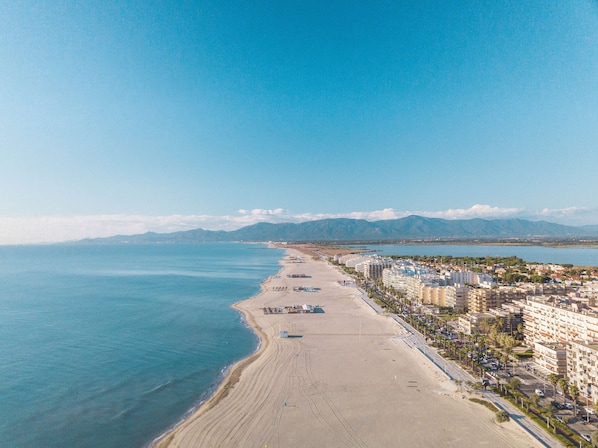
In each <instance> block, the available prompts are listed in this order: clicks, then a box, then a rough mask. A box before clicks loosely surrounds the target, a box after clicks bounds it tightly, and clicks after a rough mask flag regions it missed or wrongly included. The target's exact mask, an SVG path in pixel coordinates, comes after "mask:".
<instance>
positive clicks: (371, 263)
mask: <svg viewBox="0 0 598 448" xmlns="http://www.w3.org/2000/svg"><path fill="white" fill-rule="evenodd" d="M391 266H392V260H390V259H388V258H379V257H375V258H370V259H369V260H366V261H365V262H364V263H363V276H364V277H365V278H372V279H374V280H377V279H381V278H382V271H384V269H388V268H390V267H391Z"/></svg>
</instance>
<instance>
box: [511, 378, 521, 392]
mask: <svg viewBox="0 0 598 448" xmlns="http://www.w3.org/2000/svg"><path fill="white" fill-rule="evenodd" d="M509 389H511V390H512V391H513V392H518V391H519V389H521V380H520V379H519V378H517V377H516V376H514V377H512V378H511V379H510V380H509Z"/></svg>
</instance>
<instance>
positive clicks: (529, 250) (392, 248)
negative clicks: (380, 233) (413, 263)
mask: <svg viewBox="0 0 598 448" xmlns="http://www.w3.org/2000/svg"><path fill="white" fill-rule="evenodd" d="M366 248H367V249H371V250H373V251H376V252H377V253H379V254H380V255H421V256H435V255H452V256H454V257H485V256H497V257H511V256H513V255H515V256H517V257H519V258H521V259H523V260H525V261H534V262H538V263H556V264H572V265H575V266H598V249H597V248H593V247H541V246H482V245H480V246H467V245H459V244H421V245H407V244H373V245H368V246H366Z"/></svg>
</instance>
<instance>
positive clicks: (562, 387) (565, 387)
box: [558, 378, 569, 403]
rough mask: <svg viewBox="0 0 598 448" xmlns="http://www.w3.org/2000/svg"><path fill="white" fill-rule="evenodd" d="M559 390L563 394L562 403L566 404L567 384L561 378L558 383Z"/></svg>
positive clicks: (564, 379) (565, 380) (565, 379)
mask: <svg viewBox="0 0 598 448" xmlns="http://www.w3.org/2000/svg"><path fill="white" fill-rule="evenodd" d="M558 384H559V389H561V391H562V392H563V403H566V402H567V390H568V389H569V383H568V382H567V378H561V379H560V380H559V381H558Z"/></svg>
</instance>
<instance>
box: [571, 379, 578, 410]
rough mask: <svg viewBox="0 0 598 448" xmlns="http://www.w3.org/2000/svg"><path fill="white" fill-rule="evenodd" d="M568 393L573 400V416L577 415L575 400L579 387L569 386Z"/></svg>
mask: <svg viewBox="0 0 598 448" xmlns="http://www.w3.org/2000/svg"><path fill="white" fill-rule="evenodd" d="M569 393H570V394H571V398H573V409H574V411H573V415H577V399H578V398H579V387H577V385H576V384H571V386H569Z"/></svg>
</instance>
